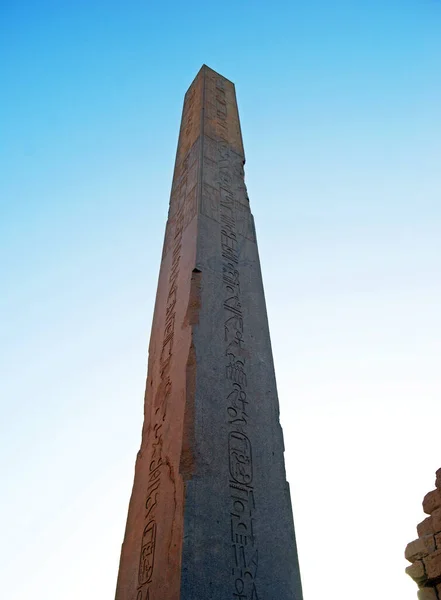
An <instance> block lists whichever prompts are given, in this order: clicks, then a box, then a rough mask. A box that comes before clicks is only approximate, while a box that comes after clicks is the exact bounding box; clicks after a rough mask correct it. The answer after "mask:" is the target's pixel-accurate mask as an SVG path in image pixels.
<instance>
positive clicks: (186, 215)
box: [136, 107, 199, 600]
mask: <svg viewBox="0 0 441 600" xmlns="http://www.w3.org/2000/svg"><path fill="white" fill-rule="evenodd" d="M192 115H193V112H192V110H191V107H190V109H189V108H188V107H187V110H186V111H184V117H183V123H182V131H183V132H184V133H183V135H184V137H185V136H187V135H188V131H187V130H188V129H189V128H190V129H191V128H192V127H193V122H192V119H193V116H192ZM187 121H191V122H187ZM180 143H181V140H180ZM198 147H199V142H198V141H197V142H196V143H194V144H193V145H192V147H191V148H190V149H189V151H188V153H187V155H186V156H185V158H184V159H183V160H181V159H180V157H179V152H178V156H177V168H176V169H175V177H174V181H173V187H172V193H171V198H170V210H169V219H168V222H167V227H166V235H165V240H164V250H163V258H164V256H165V255H167V254H168V253H169V252H170V257H171V264H170V269H169V276H168V283H167V296H166V303H165V322H164V329H163V337H162V347H161V353H160V358H159V365H160V382H159V385H158V391H157V394H156V396H155V400H154V403H153V416H152V425H151V434H150V435H151V442H150V444H149V446H150V449H149V452H150V454H149V463H148V485H147V490H146V500H145V512H144V523H145V526H144V530H143V534H142V540H141V548H140V557H139V568H138V586H137V595H136V600H150V599H151V594H150V591H151V587H150V584H151V583H152V581H153V578H154V569H155V551H156V540H157V526H158V523H157V509H158V504H159V501H160V495H161V475H162V470H163V467H164V466H165V465H166V462H167V460H166V458H165V457H164V455H163V437H162V436H163V430H164V428H165V424H166V418H167V405H168V401H169V398H170V395H171V393H172V380H171V377H170V370H171V360H172V356H173V344H174V336H175V327H176V323H175V322H176V303H177V295H178V278H179V270H180V262H181V251H182V243H181V242H182V234H183V231H184V229H185V228H186V227H187V225H188V224H189V222H190V221H191V219H192V218H193V217H194V215H195V214H196V184H197V168H198V162H197V160H198ZM151 600H153V599H151ZM158 600H159V599H158Z"/></svg>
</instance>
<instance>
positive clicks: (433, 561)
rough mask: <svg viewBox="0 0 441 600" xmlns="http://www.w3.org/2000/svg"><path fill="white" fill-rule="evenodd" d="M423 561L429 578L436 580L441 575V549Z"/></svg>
mask: <svg viewBox="0 0 441 600" xmlns="http://www.w3.org/2000/svg"><path fill="white" fill-rule="evenodd" d="M423 563H424V568H425V571H426V574H427V578H428V579H432V580H434V579H438V578H439V577H441V550H435V552H432V554H429V556H426V558H425V559H424V560H423ZM414 564H416V563H414Z"/></svg>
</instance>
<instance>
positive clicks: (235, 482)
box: [215, 78, 259, 600]
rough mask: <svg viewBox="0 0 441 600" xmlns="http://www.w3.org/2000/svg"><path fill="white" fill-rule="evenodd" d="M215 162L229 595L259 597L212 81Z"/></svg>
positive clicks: (224, 170) (225, 180)
mask: <svg viewBox="0 0 441 600" xmlns="http://www.w3.org/2000/svg"><path fill="white" fill-rule="evenodd" d="M215 98H216V119H217V127H216V130H217V132H218V135H219V138H220V139H219V141H218V142H217V156H216V163H217V165H218V182H219V217H220V219H219V220H220V229H221V231H220V243H221V255H222V278H223V289H224V297H223V307H224V315H225V316H224V342H225V378H226V380H227V384H228V388H229V389H228V393H227V397H226V418H227V422H228V425H229V431H228V442H227V443H228V457H229V473H230V482H229V490H230V494H229V496H230V506H229V518H230V532H231V533H230V535H231V540H230V543H231V548H232V564H231V574H232V588H231V598H232V600H259V598H258V593H257V585H256V577H257V569H258V548H257V540H256V537H255V535H254V522H255V514H256V502H255V496H254V487H253V456H252V448H251V441H250V439H249V437H248V435H247V431H248V429H249V425H250V411H249V404H250V400H249V398H248V396H247V392H246V388H247V374H246V359H247V356H248V351H247V349H246V347H245V338H244V319H243V312H242V305H241V300H240V294H241V292H240V274H239V270H238V264H239V245H238V235H237V226H236V208H237V207H236V203H235V193H234V189H233V185H232V173H233V169H232V164H233V163H234V160H235V157H233V156H232V154H233V153H232V152H231V150H230V148H229V144H228V135H227V134H228V131H227V127H226V126H225V121H226V119H227V103H226V102H225V85H224V82H223V80H222V79H220V78H218V79H217V80H216V88H215Z"/></svg>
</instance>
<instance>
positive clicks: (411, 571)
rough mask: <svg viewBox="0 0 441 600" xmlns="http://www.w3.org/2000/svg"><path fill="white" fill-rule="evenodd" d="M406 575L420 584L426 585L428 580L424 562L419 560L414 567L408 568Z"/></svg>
mask: <svg viewBox="0 0 441 600" xmlns="http://www.w3.org/2000/svg"><path fill="white" fill-rule="evenodd" d="M406 573H407V574H408V575H409V577H412V579H413V580H414V581H416V583H418V584H422V583H424V582H425V581H426V579H427V577H426V572H425V570H424V564H423V561H422V560H417V561H416V562H414V563H413V564H412V565H410V566H409V567H407V568H406Z"/></svg>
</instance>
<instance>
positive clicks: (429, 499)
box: [423, 489, 441, 515]
mask: <svg viewBox="0 0 441 600" xmlns="http://www.w3.org/2000/svg"><path fill="white" fill-rule="evenodd" d="M437 508H441V490H438V489H436V490H432V491H431V492H429V493H428V494H426V495H425V496H424V500H423V510H424V512H425V513H426V515H431V514H432V513H433V511H434V510H436V509H437Z"/></svg>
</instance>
